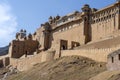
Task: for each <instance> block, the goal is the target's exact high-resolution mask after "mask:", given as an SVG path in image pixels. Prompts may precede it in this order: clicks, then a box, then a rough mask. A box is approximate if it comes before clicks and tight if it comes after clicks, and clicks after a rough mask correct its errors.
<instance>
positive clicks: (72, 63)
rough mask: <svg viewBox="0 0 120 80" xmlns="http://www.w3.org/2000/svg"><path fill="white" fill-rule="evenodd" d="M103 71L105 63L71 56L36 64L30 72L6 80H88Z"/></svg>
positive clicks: (14, 75)
mask: <svg viewBox="0 0 120 80" xmlns="http://www.w3.org/2000/svg"><path fill="white" fill-rule="evenodd" d="M105 70H106V64H105V63H101V62H95V61H93V60H91V59H88V58H84V57H80V56H71V57H62V58H59V59H56V60H53V61H50V62H45V63H41V64H36V65H34V67H33V68H32V69H31V70H28V71H25V72H20V73H18V74H13V75H11V76H9V77H7V80H89V79H90V78H91V77H94V76H96V75H97V74H99V73H101V72H103V71H105Z"/></svg>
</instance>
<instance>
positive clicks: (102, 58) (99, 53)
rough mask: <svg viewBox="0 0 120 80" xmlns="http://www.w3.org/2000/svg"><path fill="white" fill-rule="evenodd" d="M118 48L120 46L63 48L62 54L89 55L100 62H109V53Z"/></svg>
mask: <svg viewBox="0 0 120 80" xmlns="http://www.w3.org/2000/svg"><path fill="white" fill-rule="evenodd" d="M117 49H119V47H116V48H106V49H79V50H63V51H61V56H72V55H78V56H83V57H88V58H91V59H93V60H95V61H99V62H107V55H108V54H109V53H111V52H113V51H115V50H117Z"/></svg>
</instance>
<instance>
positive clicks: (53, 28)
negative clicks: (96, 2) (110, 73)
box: [8, 0, 120, 66]
mask: <svg viewBox="0 0 120 80" xmlns="http://www.w3.org/2000/svg"><path fill="white" fill-rule="evenodd" d="M81 10H82V12H79V11H75V12H73V13H70V14H67V15H65V16H62V17H61V16H59V15H57V16H56V17H52V16H50V17H49V19H48V22H46V23H44V24H41V26H40V27H39V28H38V29H37V30H36V32H35V33H34V34H29V35H28V36H26V30H21V31H20V32H18V33H17V34H16V39H15V40H13V41H12V42H11V44H10V47H9V54H8V55H9V57H10V58H12V59H10V63H13V64H17V61H15V59H20V58H23V57H24V58H26V57H28V56H29V55H34V54H40V55H39V56H40V58H41V60H40V61H46V59H49V60H50V59H52V58H59V57H61V56H62V55H64V54H62V52H63V51H62V50H67V51H66V52H64V53H65V54H66V55H68V53H67V52H70V50H72V52H73V50H74V49H75V48H76V47H80V46H83V45H86V44H89V43H94V42H97V41H100V40H104V39H106V38H109V37H111V36H112V34H114V33H115V32H119V30H120V1H119V0H117V1H116V2H115V3H114V4H112V5H109V6H107V7H104V8H102V9H99V10H98V9H96V8H91V7H90V6H89V5H88V4H85V5H84V6H83V7H82V8H81ZM47 51H48V52H50V51H52V52H53V53H51V52H50V53H49V54H46V53H43V52H47ZM95 51H97V50H95ZM98 51H100V50H98ZM76 52H77V53H78V54H79V55H80V53H79V52H80V51H76ZM81 52H82V50H81ZM93 52H94V51H93ZM103 52H104V51H103ZM108 52H110V51H108ZM42 54H43V55H42ZM72 54H73V53H72ZM100 54H101V53H100ZM103 54H104V53H103ZM106 54H107V55H108V53H106ZM46 55H47V56H46ZM82 55H84V54H82ZM88 55H89V54H88ZM93 55H94V54H93ZM95 55H97V52H95ZM107 55H105V58H106V57H107ZM85 57H87V56H86V53H85ZM93 57H95V56H93ZM13 58H14V59H13ZM45 58H46V59H45ZM90 58H92V56H90ZM37 59H38V57H37V58H36V59H34V60H37ZM93 59H94V58H93ZM38 60H39V59H38ZM38 60H37V62H38ZM101 60H102V59H100V61H101ZM11 61H12V62H11ZM20 61H21V60H20ZM23 61H24V60H23ZM104 61H106V59H104ZM13 64H11V65H13ZM16 66H17V65H16Z"/></svg>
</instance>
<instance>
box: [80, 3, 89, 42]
mask: <svg viewBox="0 0 120 80" xmlns="http://www.w3.org/2000/svg"><path fill="white" fill-rule="evenodd" d="M82 11H83V14H82V18H83V24H84V35H85V43H87V42H89V41H91V28H90V15H91V8H90V6H89V5H88V4H85V5H84V6H83V8H82Z"/></svg>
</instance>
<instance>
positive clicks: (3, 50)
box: [0, 46, 9, 56]
mask: <svg viewBox="0 0 120 80" xmlns="http://www.w3.org/2000/svg"><path fill="white" fill-rule="evenodd" d="M8 49H9V46H6V47H2V48H0V56H2V55H6V54H8Z"/></svg>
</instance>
